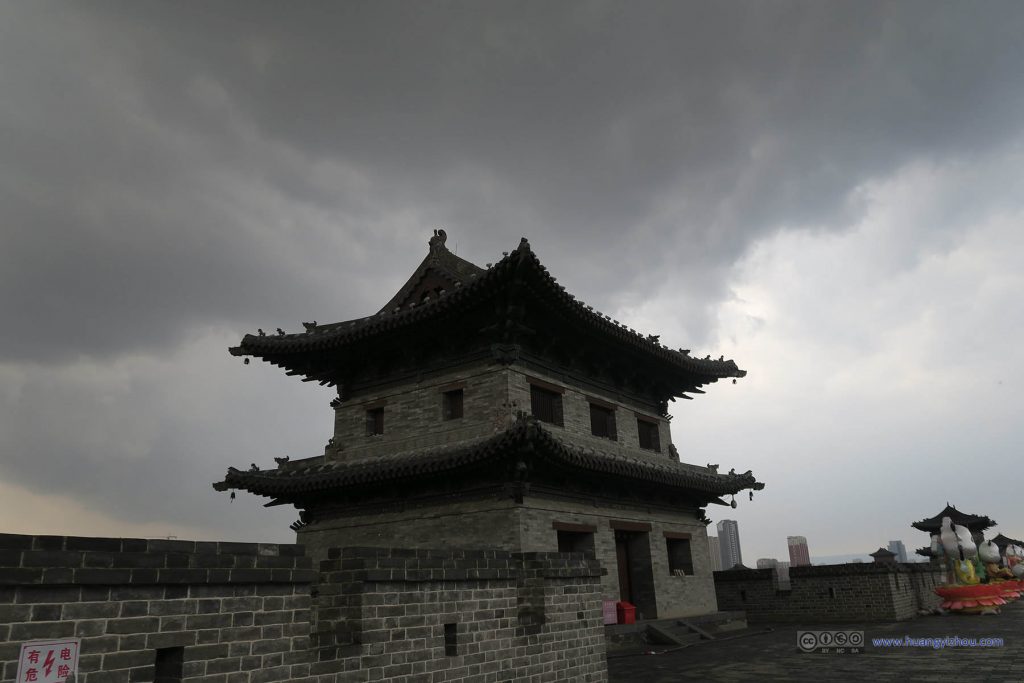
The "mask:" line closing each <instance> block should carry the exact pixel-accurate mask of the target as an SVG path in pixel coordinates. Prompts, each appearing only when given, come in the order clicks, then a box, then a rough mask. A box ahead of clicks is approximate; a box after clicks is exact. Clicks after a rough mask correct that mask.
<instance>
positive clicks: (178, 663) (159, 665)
mask: <svg viewBox="0 0 1024 683" xmlns="http://www.w3.org/2000/svg"><path fill="white" fill-rule="evenodd" d="M184 661H185V648H183V647H163V648H160V649H159V650H157V651H156V667H155V669H154V671H153V683H181V676H182V669H183V666H184Z"/></svg>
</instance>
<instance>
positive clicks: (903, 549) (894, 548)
mask: <svg viewBox="0 0 1024 683" xmlns="http://www.w3.org/2000/svg"><path fill="white" fill-rule="evenodd" d="M889 552H890V553H895V555H896V561H897V562H906V561H907V546H905V545H903V541H889Z"/></svg>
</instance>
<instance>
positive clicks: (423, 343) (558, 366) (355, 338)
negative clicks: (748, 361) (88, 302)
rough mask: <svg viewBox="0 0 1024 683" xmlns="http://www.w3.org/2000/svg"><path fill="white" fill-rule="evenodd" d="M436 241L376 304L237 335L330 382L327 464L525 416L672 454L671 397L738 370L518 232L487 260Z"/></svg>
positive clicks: (480, 433) (643, 453)
mask: <svg viewBox="0 0 1024 683" xmlns="http://www.w3.org/2000/svg"><path fill="white" fill-rule="evenodd" d="M445 242H446V235H445V232H444V231H443V230H438V231H435V233H434V235H433V236H432V237H431V238H430V240H429V251H428V253H427V255H426V257H425V258H424V259H423V261H422V262H421V263H420V264H419V266H418V267H417V268H416V269H415V271H414V272H413V274H412V275H411V276H410V277H409V278H408V280H407V281H406V282H405V284H403V285H402V287H401V288H399V290H398V291H397V293H396V294H395V295H394V296H393V297H391V299H390V300H389V301H388V302H387V304H385V305H384V306H383V308H381V309H380V310H379V311H378V312H377V313H375V314H373V315H371V316H367V317H364V318H358V319H354V320H347V321H343V322H338V323H331V324H326V325H320V324H317V323H315V322H314V323H303V325H304V327H305V331H304V332H303V333H300V334H283V333H279V334H278V335H276V336H269V335H265V334H262V333H261V334H257V335H246V336H245V337H244V338H243V339H242V342H241V344H240V345H239V346H237V347H234V348H232V349H231V353H232V354H233V355H245V356H254V357H257V358H261V359H263V360H265V361H267V362H269V363H272V364H274V365H278V366H280V367H283V368H284V369H285V370H286V371H287V372H288V374H290V375H300V376H302V377H303V379H304V381H318V382H320V383H321V384H326V385H332V386H336V387H337V390H338V397H337V398H336V399H335V400H334V401H332V406H333V407H334V410H335V425H334V433H333V437H332V439H331V442H330V443H329V444H328V447H327V449H326V452H325V457H326V458H327V459H328V460H339V459H344V460H350V459H358V458H362V457H375V456H380V455H383V454H397V453H402V452H406V451H409V452H412V451H419V450H422V449H424V448H429V447H433V446H441V445H450V444H457V443H461V442H467V443H469V442H472V441H474V440H479V439H483V438H486V437H489V436H493V435H494V434H495V433H497V432H500V431H502V430H504V429H507V428H508V427H509V426H510V425H511V423H512V422H513V421H514V419H515V417H516V415H517V414H519V413H526V414H530V415H533V416H534V417H536V418H537V419H538V420H540V421H541V422H543V423H545V426H546V427H548V428H549V429H550V430H551V431H552V433H553V434H555V435H556V436H557V438H559V440H564V441H566V442H570V443H573V444H575V445H580V446H584V447H592V448H600V449H602V450H606V451H607V450H611V451H616V452H619V453H622V454H627V455H630V456H632V457H638V458H643V459H648V460H664V459H673V460H677V461H678V454H677V453H676V451H675V448H674V446H673V444H672V438H671V433H670V430H669V415H668V403H669V402H670V401H674V400H676V399H677V398H691V397H690V396H689V395H688V394H695V393H696V394H699V393H703V391H702V390H701V387H702V386H704V385H706V384H709V383H713V382H717V381H718V380H719V379H722V378H728V377H732V378H737V377H743V376H744V375H745V374H746V373H745V372H744V371H743V370H740V369H739V368H738V367H737V366H736V364H735V363H734V362H733V361H731V360H728V361H727V360H724V358H720V359H718V360H712V359H711V358H710V357H707V358H704V359H698V358H693V357H691V356H690V354H689V351H687V350H683V349H679V350H675V349H669V348H667V347H666V346H664V345H662V344H661V343H660V340H659V338H658V337H657V336H654V335H647V336H645V335H643V334H641V333H639V332H637V331H635V330H632V329H630V328H628V327H626V326H625V325H623V324H621V323H619V322H618V321H616V320H612V319H611V318H610V317H609V316H607V315H603V314H602V313H600V312H599V311H596V310H594V308H593V307H592V306H588V305H586V304H584V303H583V302H581V301H579V300H578V299H576V298H575V297H574V296H573V295H572V294H569V293H568V292H566V291H565V288H564V287H562V286H561V285H559V284H558V282H557V281H556V280H555V278H554V277H552V276H551V275H550V274H549V273H548V271H547V269H546V268H545V267H544V266H543V265H542V264H541V263H540V261H539V259H538V258H537V256H536V254H535V253H534V252H533V251H532V249H531V248H530V245H529V242H527V240H526V239H523V240H522V241H521V242H520V244H519V246H518V247H517V248H516V249H515V250H513V251H512V252H510V253H506V254H505V255H504V257H503V258H502V259H501V260H500V261H498V262H497V263H495V264H493V265H492V264H488V266H487V267H486V268H481V267H479V266H477V265H475V264H473V263H470V262H469V261H466V260H465V259H462V258H460V257H459V256H457V255H455V254H453V253H452V252H451V251H449V250H448V248H447V247H446V244H445ZM701 469H703V468H701Z"/></svg>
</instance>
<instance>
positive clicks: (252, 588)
mask: <svg viewBox="0 0 1024 683" xmlns="http://www.w3.org/2000/svg"><path fill="white" fill-rule="evenodd" d="M313 577H314V572H313V571H312V569H311V561H310V560H309V558H307V557H305V556H304V555H303V549H302V548H301V547H298V546H293V545H271V544H255V543H253V544H248V543H215V542H209V543H207V542H194V541H164V540H144V539H110V538H78V537H62V536H34V537H33V536H19V535H8V534H5V535H0V661H3V662H4V666H3V673H2V676H3V677H2V679H0V680H2V681H14V679H15V675H16V671H17V659H18V653H19V651H20V646H21V643H22V642H24V641H26V640H38V639H45V638H70V637H78V638H81V640H82V648H81V655H80V660H79V677H78V681H79V682H80V683H122V682H123V683H128V682H129V681H130V682H132V683H134V682H135V681H152V680H153V668H154V662H155V655H156V649H157V648H167V647H184V671H183V673H184V680H186V681H191V682H194V683H199V682H200V681H202V682H204V683H215V682H216V683H228V682H231V683H242V682H253V683H255V682H256V681H285V680H288V681H312V680H315V679H312V678H309V662H310V657H311V653H310V650H309V647H308V646H309V607H310V595H309V587H310V583H311V582H312V580H313Z"/></svg>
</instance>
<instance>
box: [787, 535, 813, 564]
mask: <svg viewBox="0 0 1024 683" xmlns="http://www.w3.org/2000/svg"><path fill="white" fill-rule="evenodd" d="M786 543H787V544H788V545H789V564H790V566H793V567H806V566H808V565H809V564H811V553H810V551H809V550H807V538H806V537H805V536H787V537H786Z"/></svg>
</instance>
